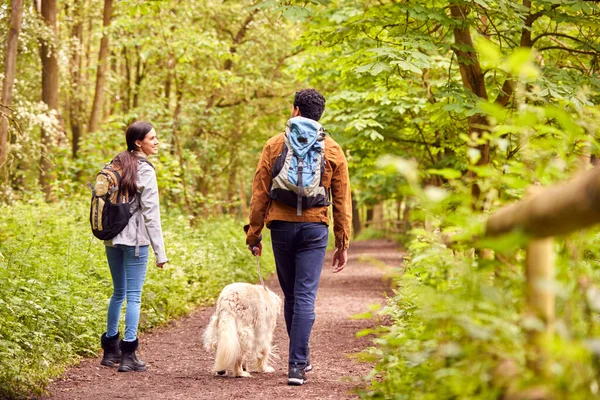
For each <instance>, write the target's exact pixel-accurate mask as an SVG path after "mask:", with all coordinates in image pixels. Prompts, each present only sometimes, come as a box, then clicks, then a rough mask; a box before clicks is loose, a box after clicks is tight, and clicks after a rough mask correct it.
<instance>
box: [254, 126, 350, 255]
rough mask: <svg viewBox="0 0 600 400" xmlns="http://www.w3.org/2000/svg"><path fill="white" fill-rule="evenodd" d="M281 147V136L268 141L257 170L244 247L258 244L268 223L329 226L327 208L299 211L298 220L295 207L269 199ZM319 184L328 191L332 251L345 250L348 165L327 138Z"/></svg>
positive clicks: (348, 234)
mask: <svg viewBox="0 0 600 400" xmlns="http://www.w3.org/2000/svg"><path fill="white" fill-rule="evenodd" d="M283 143H284V137H283V133H280V134H279V135H276V136H273V137H272V138H271V139H269V140H268V141H267V143H266V144H265V147H264V148H263V151H262V154H261V156H260V161H259V162H258V166H257V167H256V174H255V175H254V183H253V185H252V200H251V201H250V229H249V230H248V233H247V235H246V244H248V245H251V246H253V245H255V244H257V243H258V242H259V237H260V233H261V232H262V229H263V226H264V225H265V224H266V225H267V227H268V226H269V223H270V222H271V221H289V222H324V223H325V224H327V225H329V222H330V221H329V213H328V207H314V208H309V209H305V210H302V215H300V216H298V215H296V208H295V207H290V206H287V205H285V204H282V203H280V202H278V201H273V200H271V199H270V198H269V191H270V190H271V179H272V178H271V172H272V170H273V164H274V163H275V159H276V158H277V156H278V155H279V153H281V151H282V150H283ZM322 183H323V186H324V187H325V189H329V188H331V196H332V209H333V232H334V235H335V247H336V248H338V249H347V248H348V243H349V239H350V226H351V225H352V200H351V198H350V178H349V175H348V163H347V162H346V157H345V156H344V152H343V151H342V148H341V147H340V145H339V144H337V143H336V142H335V141H334V140H333V139H332V138H330V137H329V136H326V137H325V169H324V171H323V174H322Z"/></svg>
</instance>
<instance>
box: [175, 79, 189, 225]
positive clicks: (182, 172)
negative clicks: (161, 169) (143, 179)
mask: <svg viewBox="0 0 600 400" xmlns="http://www.w3.org/2000/svg"><path fill="white" fill-rule="evenodd" d="M175 85H176V88H175V90H176V95H175V111H173V144H174V146H173V147H175V152H176V154H177V161H178V162H179V174H180V175H181V185H182V186H183V201H184V204H185V211H186V212H187V213H190V214H191V213H192V204H191V202H190V197H189V195H188V184H187V179H186V177H185V169H186V168H185V161H184V159H183V152H182V149H181V141H180V140H179V122H180V121H179V117H180V115H181V100H182V98H183V83H182V82H179V81H178V80H177V75H175Z"/></svg>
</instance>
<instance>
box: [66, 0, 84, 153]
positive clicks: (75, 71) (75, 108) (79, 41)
mask: <svg viewBox="0 0 600 400" xmlns="http://www.w3.org/2000/svg"><path fill="white" fill-rule="evenodd" d="M84 4H85V2H83V1H78V2H75V4H74V5H73V27H72V28H71V40H72V44H73V54H72V57H71V72H72V78H73V81H72V85H71V99H70V102H69V119H70V122H71V133H72V140H71V156H72V157H73V158H77V156H78V152H79V139H80V138H81V133H82V129H83V121H82V116H83V90H82V89H83V88H82V79H81V69H82V53H83V18H82V17H83V16H82V14H83V13H82V11H83V6H84Z"/></svg>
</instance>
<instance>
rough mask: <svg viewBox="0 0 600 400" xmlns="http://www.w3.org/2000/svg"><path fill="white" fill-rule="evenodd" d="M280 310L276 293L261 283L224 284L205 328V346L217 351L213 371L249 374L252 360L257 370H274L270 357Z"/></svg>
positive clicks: (236, 374)
mask: <svg viewBox="0 0 600 400" xmlns="http://www.w3.org/2000/svg"><path fill="white" fill-rule="evenodd" d="M280 310H281V299H280V298H279V296H277V295H276V294H275V293H273V292H272V291H270V290H269V289H267V288H266V287H263V286H262V285H252V284H249V283H232V284H230V285H227V286H226V287H225V288H224V289H223V290H222V291H221V294H220V295H219V298H218V300H217V306H216V310H215V313H214V314H213V316H212V317H211V318H210V322H209V323H208V326H207V327H206V330H205V331H204V347H205V348H206V350H215V351H216V355H215V364H214V367H213V372H215V373H217V374H219V375H223V374H225V372H226V371H231V372H232V376H234V377H242V376H244V377H249V376H251V375H250V373H249V372H248V363H249V362H252V361H255V362H256V367H257V369H258V371H259V372H274V371H275V370H274V369H273V367H271V366H270V365H269V360H270V358H271V357H273V353H272V350H273V346H272V342H273V333H274V331H275V324H276V323H277V315H279V313H280Z"/></svg>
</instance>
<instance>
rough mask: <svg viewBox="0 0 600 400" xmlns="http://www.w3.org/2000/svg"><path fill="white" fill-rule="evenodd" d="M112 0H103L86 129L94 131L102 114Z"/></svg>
mask: <svg viewBox="0 0 600 400" xmlns="http://www.w3.org/2000/svg"><path fill="white" fill-rule="evenodd" d="M112 8H113V0H104V17H103V22H102V40H100V53H99V54H98V70H97V71H96V93H95V95H94V102H93V103H92V114H91V116H90V124H89V128H88V130H89V131H90V132H95V131H96V130H97V129H98V125H99V123H100V117H101V116H102V105H103V103H104V84H105V82H106V67H107V58H108V37H109V35H108V32H107V31H108V27H109V25H110V20H111V17H112Z"/></svg>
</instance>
